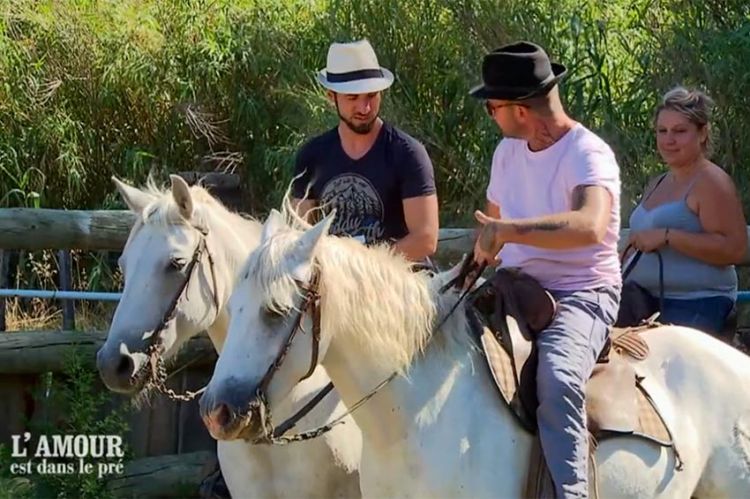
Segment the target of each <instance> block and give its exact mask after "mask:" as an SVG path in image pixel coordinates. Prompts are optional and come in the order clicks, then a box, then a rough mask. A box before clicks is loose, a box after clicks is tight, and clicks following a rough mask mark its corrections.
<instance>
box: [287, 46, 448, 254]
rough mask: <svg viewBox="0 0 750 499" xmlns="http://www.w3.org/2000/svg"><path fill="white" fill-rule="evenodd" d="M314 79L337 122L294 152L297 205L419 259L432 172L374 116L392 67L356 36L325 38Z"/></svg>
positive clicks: (417, 151)
mask: <svg viewBox="0 0 750 499" xmlns="http://www.w3.org/2000/svg"><path fill="white" fill-rule="evenodd" d="M318 81H319V82H320V84H321V85H323V86H324V87H325V88H326V89H327V90H328V92H327V95H328V100H329V101H330V102H331V104H332V105H333V106H334V107H335V108H336V111H337V113H338V115H339V123H338V125H337V126H336V127H335V128H333V129H331V130H328V131H327V132H325V133H323V134H322V135H319V136H317V137H314V138H313V139H312V140H310V141H308V142H307V143H306V144H305V145H304V146H303V147H302V148H301V149H300V151H299V152H298V154H297V159H296V165H295V177H297V178H296V179H295V182H294V185H293V193H292V194H293V196H294V198H295V201H296V202H297V203H299V204H298V205H297V209H298V211H299V212H300V214H302V215H306V214H307V213H308V211H309V210H310V209H311V208H313V207H315V206H323V208H324V210H325V211H328V210H330V209H332V208H336V219H335V220H334V222H333V225H332V227H331V232H332V233H334V234H347V235H349V236H352V237H355V238H357V239H359V240H360V241H362V242H363V243H365V244H373V243H379V242H384V241H385V242H388V243H391V244H393V246H394V248H395V249H396V250H397V251H399V252H401V253H402V254H403V255H404V256H406V257H407V258H408V259H410V260H413V261H417V262H424V261H425V260H426V259H427V258H428V257H429V256H430V255H432V254H433V253H434V252H435V248H436V246H437V235H438V204H437V195H436V192H435V181H434V173H433V168H432V162H431V161H430V158H429V156H428V155H427V151H426V150H425V148H424V146H423V145H422V144H421V143H419V142H418V141H417V140H416V139H414V138H413V137H411V136H410V135H408V134H406V133H405V132H403V131H402V130H399V129H398V128H396V127H394V126H393V125H390V124H389V123H386V122H384V121H383V120H382V119H381V118H380V117H379V113H380V103H381V99H382V92H383V90H385V89H387V88H388V87H390V86H391V84H392V83H393V74H392V73H391V72H390V71H388V70H387V69H385V68H382V67H380V64H379V63H378V59H377V56H376V55H375V51H374V50H373V49H372V47H371V46H370V43H369V42H368V41H367V40H361V41H357V42H353V43H334V44H332V45H331V46H330V48H329V50H328V60H327V65H326V68H325V69H323V70H321V71H320V72H319V73H318Z"/></svg>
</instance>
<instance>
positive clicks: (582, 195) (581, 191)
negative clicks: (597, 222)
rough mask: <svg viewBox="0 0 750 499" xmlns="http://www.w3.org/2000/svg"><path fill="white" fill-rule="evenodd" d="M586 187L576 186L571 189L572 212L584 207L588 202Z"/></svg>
mask: <svg viewBox="0 0 750 499" xmlns="http://www.w3.org/2000/svg"><path fill="white" fill-rule="evenodd" d="M587 187H590V186H588V185H577V186H576V187H575V189H573V203H572V204H573V211H578V210H580V209H581V208H583V207H584V205H585V204H586V201H588V191H587V190H586V188H587Z"/></svg>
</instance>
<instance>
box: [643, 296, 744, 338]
mask: <svg viewBox="0 0 750 499" xmlns="http://www.w3.org/2000/svg"><path fill="white" fill-rule="evenodd" d="M733 306H734V301H733V300H732V299H731V298H728V297H726V296H711V297H708V298H696V299H692V300H678V299H674V298H665V299H664V310H662V311H661V314H660V315H659V318H658V319H657V320H658V321H659V322H664V323H669V324H677V325H678V326H687V327H692V328H695V329H699V330H701V331H704V332H706V333H708V334H711V335H718V334H720V333H721V331H722V329H724V323H725V322H726V319H727V315H728V314H729V312H730V311H731V310H732V307H733Z"/></svg>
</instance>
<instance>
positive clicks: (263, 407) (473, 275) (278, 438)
mask: <svg viewBox="0 0 750 499" xmlns="http://www.w3.org/2000/svg"><path fill="white" fill-rule="evenodd" d="M485 267H486V264H485V265H481V266H479V265H475V264H474V263H473V258H471V259H466V260H464V262H463V265H462V269H461V271H460V273H459V275H458V276H457V277H456V278H454V279H453V280H452V281H450V282H448V283H447V284H446V285H444V286H443V287H442V288H441V289H440V293H441V294H442V293H445V292H446V291H447V290H448V289H450V288H452V287H459V288H460V287H461V286H462V285H463V283H464V280H465V279H468V281H469V283H470V284H469V286H468V288H467V289H465V290H464V292H463V294H462V295H461V296H460V297H459V299H458V301H457V302H456V304H455V305H454V306H453V308H451V310H450V311H449V312H448V313H447V314H446V316H445V317H443V318H442V320H441V321H440V322H439V323H438V325H437V327H436V328H435V329H439V328H440V327H442V325H443V324H445V322H446V321H447V319H448V318H449V317H450V316H451V315H452V314H453V312H455V310H456V308H457V307H458V305H459V304H460V303H461V302H462V301H463V299H464V298H465V297H466V295H467V293H468V292H469V291H470V289H471V288H472V287H473V285H474V284H475V283H476V281H477V279H479V277H480V276H481V274H482V271H483V270H484V269H485ZM313 269H314V270H313V273H312V276H311V277H310V281H309V283H308V284H306V285H305V284H304V283H301V282H299V281H297V286H298V287H299V288H300V289H302V290H304V293H305V295H304V298H303V301H302V304H301V306H300V308H299V312H298V314H297V317H296V318H295V320H294V325H293V326H292V330H291V332H290V333H289V336H288V337H287V339H286V342H285V343H284V346H283V348H282V349H281V350H280V351H279V354H278V355H277V356H276V359H275V360H274V362H273V363H272V364H271V365H270V366H269V368H268V370H267V371H266V374H265V375H264V376H263V378H262V379H261V381H260V383H259V384H258V388H257V389H256V391H255V400H254V401H253V403H251V405H250V407H249V408H248V410H247V411H246V413H245V414H244V415H240V416H242V417H243V419H249V418H248V415H249V416H250V417H252V411H253V410H254V409H255V410H256V411H257V414H256V416H257V417H258V418H260V422H261V428H262V429H263V434H262V435H260V436H259V437H256V438H254V439H253V443H255V444H259V443H260V444H277V445H283V444H287V443H290V442H300V441H305V440H310V439H313V438H316V437H319V436H320V435H323V434H324V433H327V432H328V431H330V430H331V429H333V427H334V426H336V425H338V424H340V423H341V422H342V421H343V419H344V418H345V417H347V416H348V415H350V414H352V413H354V411H356V410H357V409H358V408H359V407H361V406H362V405H363V404H364V403H365V402H367V401H368V400H370V399H371V398H372V397H373V396H375V394H376V393H377V392H378V391H380V389H381V388H383V387H384V386H385V385H387V384H388V383H390V382H391V381H392V380H393V379H394V378H395V377H396V376H397V374H398V373H397V372H393V373H391V374H390V375H389V376H388V377H387V378H385V379H384V380H382V381H381V382H380V383H379V384H378V385H376V386H375V388H373V389H372V390H371V391H370V392H369V393H368V394H367V395H365V396H364V397H362V398H361V399H360V400H358V401H357V402H356V403H355V404H353V405H352V407H351V409H349V410H347V411H346V412H345V413H344V414H342V415H341V416H339V417H338V418H336V419H335V420H333V421H332V422H330V423H328V424H326V425H323V426H320V427H318V428H316V429H314V430H310V431H306V432H304V433H298V434H296V435H292V436H284V434H285V433H286V432H287V431H288V430H290V429H291V428H293V427H294V426H295V425H296V424H297V422H298V421H299V420H300V419H302V417H304V416H305V415H306V414H307V413H309V412H310V411H311V410H312V409H313V408H314V407H315V406H316V405H317V404H318V403H319V402H320V401H321V400H322V399H323V398H324V397H325V396H326V395H327V394H328V393H329V392H330V391H331V390H333V383H332V382H329V383H328V384H327V385H326V386H325V387H324V388H323V389H322V390H321V391H320V392H318V393H317V394H316V395H315V397H313V398H312V399H311V400H310V401H309V402H308V403H307V404H305V405H304V406H303V407H302V408H301V409H300V410H299V411H297V412H296V413H295V414H294V415H293V416H291V417H290V418H288V419H287V420H285V421H284V422H283V423H281V424H280V425H278V426H277V427H275V428H274V425H273V421H272V419H273V418H272V415H271V410H270V408H269V405H268V395H267V394H268V387H269V385H270V384H271V381H272V380H273V376H274V375H275V374H276V373H277V372H278V371H279V369H280V368H281V366H282V364H283V363H284V359H285V358H286V356H287V354H288V352H289V349H290V348H291V346H292V341H294V338H295V336H296V335H297V333H298V332H300V331H301V332H302V334H305V330H304V329H303V328H302V320H303V319H304V316H305V315H306V314H309V315H310V317H311V319H312V353H311V356H310V367H309V369H308V370H307V373H306V374H305V375H304V376H302V377H301V378H300V379H299V381H303V380H305V379H307V378H309V377H310V376H311V375H312V373H313V372H314V371H315V368H316V367H317V365H318V355H319V350H320V292H319V287H320V273H319V271H318V269H317V268H316V267H313Z"/></svg>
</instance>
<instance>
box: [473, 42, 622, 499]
mask: <svg viewBox="0 0 750 499" xmlns="http://www.w3.org/2000/svg"><path fill="white" fill-rule="evenodd" d="M565 73H566V69H565V67H564V66H562V65H560V64H554V63H550V60H549V58H548V56H547V54H546V53H545V52H544V50H543V49H542V48H541V47H539V46H538V45H535V44H533V43H529V42H518V43H513V44H510V45H506V46H503V47H501V48H499V49H497V50H495V51H493V52H491V53H490V54H487V55H486V56H485V57H484V60H483V64H482V80H483V83H482V84H481V85H479V86H477V87H476V88H474V89H472V91H471V95H472V96H474V97H476V98H478V99H483V100H484V101H485V106H486V109H487V113H488V114H489V115H490V117H491V118H492V119H493V120H494V121H495V123H496V124H497V126H498V127H499V128H500V130H501V131H502V133H503V136H504V138H503V139H502V140H501V141H500V144H499V145H498V146H497V149H496V150H495V154H494V156H493V158H492V172H491V174H490V183H489V186H488V188H487V206H486V209H485V211H484V212H482V211H479V210H477V211H476V213H475V216H476V218H477V220H478V221H479V223H480V224H481V225H482V229H481V232H480V235H479V238H478V239H477V242H476V245H475V248H474V253H475V259H476V260H477V261H478V262H488V263H490V264H493V265H503V266H509V267H518V268H521V269H522V270H523V271H524V272H526V273H528V274H530V275H531V276H532V277H534V278H536V279H537V280H538V281H540V282H541V284H542V285H543V286H544V287H545V288H546V289H548V290H549V291H550V292H551V294H552V295H553V296H554V297H555V300H556V302H557V312H556V314H555V318H554V319H553V322H552V324H551V325H550V326H549V328H547V329H546V330H545V331H543V332H542V333H541V334H540V335H539V338H538V340H537V346H538V350H539V367H538V370H537V384H538V386H537V395H538V398H539V408H538V410H537V422H538V426H539V436H540V441H541V444H542V449H543V451H544V456H545V460H546V462H547V465H548V467H549V470H550V474H551V476H552V479H553V482H554V484H555V492H556V496H557V497H560V498H562V497H565V498H568V497H588V461H587V454H588V436H587V428H586V414H585V405H584V394H585V392H584V390H585V384H586V381H587V380H588V378H589V377H590V375H591V372H592V370H593V368H594V364H595V363H596V359H597V357H598V356H599V354H600V352H601V350H602V348H603V347H604V344H605V341H606V339H607V335H608V333H609V328H610V326H611V325H612V324H613V323H614V321H615V318H616V316H617V309H618V306H619V299H620V288H621V279H620V263H619V259H618V255H617V240H618V237H619V228H620V175H619V168H618V165H617V162H616V160H615V156H614V153H613V152H612V150H611V149H610V148H609V146H608V145H607V144H606V143H605V142H604V141H603V140H601V139H600V138H599V137H597V136H596V135H595V134H594V133H593V132H591V131H590V130H588V129H587V128H586V127H584V126H583V125H581V124H580V123H577V122H576V121H574V120H573V119H571V118H570V117H569V116H568V115H567V114H566V113H565V110H564V109H563V105H562V103H561V100H560V94H559V90H558V86H557V85H558V82H559V81H560V80H561V79H562V78H563V76H564V75H565Z"/></svg>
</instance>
